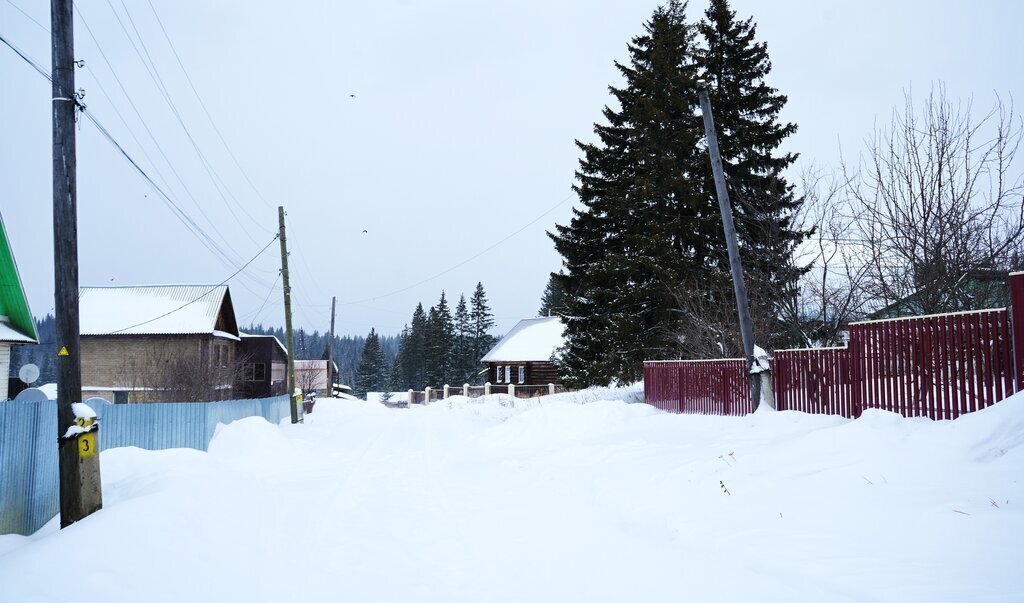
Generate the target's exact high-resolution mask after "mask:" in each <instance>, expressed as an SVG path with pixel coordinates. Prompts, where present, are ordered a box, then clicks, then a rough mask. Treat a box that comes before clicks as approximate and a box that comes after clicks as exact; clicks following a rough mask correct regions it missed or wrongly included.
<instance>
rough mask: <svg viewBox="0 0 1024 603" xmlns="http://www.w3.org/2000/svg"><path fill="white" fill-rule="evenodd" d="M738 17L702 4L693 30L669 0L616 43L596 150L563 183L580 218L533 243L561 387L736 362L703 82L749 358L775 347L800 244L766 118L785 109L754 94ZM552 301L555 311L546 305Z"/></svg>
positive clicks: (725, 7) (782, 159) (779, 129)
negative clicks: (700, 362) (735, 243)
mask: <svg viewBox="0 0 1024 603" xmlns="http://www.w3.org/2000/svg"><path fill="white" fill-rule="evenodd" d="M755 34H756V25H755V24H754V22H753V20H752V19H745V20H741V19H737V17H736V13H735V12H734V11H732V10H731V9H730V8H729V3H728V0H711V2H710V6H709V8H708V9H707V11H706V12H705V14H704V17H703V19H702V20H701V21H700V22H699V23H691V22H689V21H688V20H687V17H686V3H685V2H679V1H677V0H672V1H670V2H669V3H668V4H667V5H665V6H662V7H659V8H658V9H656V10H655V12H654V14H653V16H652V17H651V19H650V20H649V21H648V22H647V23H646V24H645V26H644V32H643V33H642V34H641V35H638V36H636V37H634V38H633V40H632V41H631V43H630V44H629V45H628V51H629V55H630V61H629V63H628V64H620V63H616V67H617V68H618V70H619V71H620V72H621V74H622V75H623V77H624V79H625V85H624V86H623V87H621V88H615V87H612V88H611V93H612V95H613V96H614V97H615V98H616V100H617V101H618V107H617V108H613V107H605V109H604V111H603V115H604V120H605V122H606V123H598V124H595V126H594V131H595V133H596V134H597V138H598V141H597V142H595V143H586V142H580V141H577V142H576V144H577V146H578V147H579V149H580V150H581V152H582V155H583V157H582V159H581V160H580V165H579V169H578V171H577V173H576V179H577V184H576V185H575V186H574V189H575V191H576V193H577V194H578V196H579V200H580V202H581V203H582V205H583V208H582V209H578V210H574V216H573V218H572V220H571V222H570V223H569V224H568V225H558V226H556V230H555V232H554V233H549V235H550V236H551V238H552V240H553V241H554V243H555V247H556V249H557V250H558V252H559V253H560V254H561V255H562V259H563V266H564V270H563V271H561V272H560V273H558V274H553V275H552V279H553V280H554V283H555V284H554V285H553V289H551V292H550V293H551V295H550V297H552V298H553V300H551V301H549V300H548V299H545V301H544V303H545V306H547V307H549V308H550V306H552V305H555V304H557V305H559V306H560V307H561V311H560V312H559V313H560V314H561V315H562V317H563V322H565V324H566V339H567V343H566V346H565V348H564V349H563V351H562V355H561V358H560V365H561V366H560V370H561V372H562V376H563V382H565V383H567V384H569V385H572V386H586V385H592V384H607V383H608V382H610V381H615V380H618V381H635V380H637V379H639V378H640V376H641V370H642V361H643V360H645V359H667V358H680V357H683V358H686V357H689V358H695V357H715V356H718V357H720V356H724V355H729V356H734V355H739V354H741V350H742V346H741V345H740V342H739V340H738V332H739V330H738V327H737V326H736V323H737V320H736V316H735V307H736V306H735V300H734V298H733V293H732V285H731V279H730V276H729V265H728V257H727V252H726V246H725V239H724V235H723V231H722V222H721V216H720V214H719V210H718V205H717V201H716V198H715V189H714V181H713V178H712V174H711V169H710V161H709V159H708V157H707V152H706V141H705V139H704V126H703V121H702V117H701V112H700V108H699V101H698V97H697V87H698V82H699V81H700V80H703V81H704V82H706V83H707V87H708V90H709V92H710V95H711V101H712V105H713V107H714V117H715V122H716V126H717V130H718V136H719V145H720V147H721V152H722V160H723V163H724V168H725V173H726V179H727V183H728V186H729V192H730V196H731V199H732V203H733V206H734V215H735V222H736V226H737V231H738V235H739V239H740V247H741V255H742V257H743V262H744V271H745V273H746V275H745V278H746V281H747V287H748V290H749V291H750V297H751V310H752V314H753V315H754V319H755V338H756V340H757V341H758V343H759V344H760V345H761V346H762V347H766V348H767V347H769V346H773V347H778V346H779V345H783V344H784V343H785V342H784V341H783V339H784V337H785V332H786V331H785V329H783V328H781V325H780V324H779V319H778V317H779V315H780V312H779V309H780V307H781V305H782V304H784V303H785V302H786V301H787V300H789V299H791V297H792V296H793V295H794V291H795V289H796V287H797V281H798V279H799V277H800V276H801V274H802V273H803V270H802V269H800V268H799V267H797V266H796V265H795V264H794V260H793V252H794V249H795V247H796V245H797V244H798V243H799V242H800V241H801V240H803V239H804V238H805V237H806V236H808V234H809V233H807V232H803V231H801V230H799V229H798V228H795V227H794V226H793V224H792V216H793V215H794V213H795V212H796V211H797V209H798V208H799V207H800V205H801V203H802V199H800V198H797V197H796V196H795V195H794V192H793V187H792V186H791V185H790V184H788V183H787V182H786V180H785V178H784V176H783V175H782V173H783V171H784V170H785V169H786V168H787V167H788V166H790V165H791V164H792V163H793V162H794V161H795V160H796V156H795V155H793V154H790V153H780V152H779V151H778V148H779V146H780V144H781V143H782V142H783V141H784V140H785V139H786V137H788V136H789V135H790V134H792V133H793V132H794V131H795V130H796V126H795V125H794V124H788V123H786V124H783V123H780V122H779V120H778V116H779V112H780V110H781V109H782V107H783V106H784V105H785V103H786V97H785V96H784V95H782V94H780V93H779V92H778V91H777V90H775V89H774V88H771V87H770V86H769V85H768V84H766V83H765V79H766V77H767V76H768V74H769V72H770V69H771V62H770V61H769V58H768V51H767V46H766V45H765V44H764V43H763V42H757V41H756V35H755ZM555 296H557V298H556V297H555Z"/></svg>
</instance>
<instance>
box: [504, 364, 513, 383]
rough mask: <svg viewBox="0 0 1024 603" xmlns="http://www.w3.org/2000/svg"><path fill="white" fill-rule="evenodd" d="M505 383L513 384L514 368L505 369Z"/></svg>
mask: <svg viewBox="0 0 1024 603" xmlns="http://www.w3.org/2000/svg"><path fill="white" fill-rule="evenodd" d="M505 383H512V367H511V366H506V367H505Z"/></svg>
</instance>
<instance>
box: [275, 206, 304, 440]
mask: <svg viewBox="0 0 1024 603" xmlns="http://www.w3.org/2000/svg"><path fill="white" fill-rule="evenodd" d="M277 227H278V235H279V236H278V238H280V239H281V283H282V285H283V287H284V338H285V339H286V340H287V341H286V342H285V345H286V346H288V399H289V400H290V403H289V407H290V408H291V413H292V423H298V422H299V404H298V400H297V399H296V396H295V336H294V335H293V334H292V290H291V287H290V286H289V285H288V239H287V237H286V236H285V231H284V207H282V206H278V208H277Z"/></svg>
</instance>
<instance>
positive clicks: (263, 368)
mask: <svg viewBox="0 0 1024 603" xmlns="http://www.w3.org/2000/svg"><path fill="white" fill-rule="evenodd" d="M266 380H267V365H266V364H264V363H262V362H246V363H245V364H243V365H242V381H266Z"/></svg>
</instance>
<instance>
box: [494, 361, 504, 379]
mask: <svg viewBox="0 0 1024 603" xmlns="http://www.w3.org/2000/svg"><path fill="white" fill-rule="evenodd" d="M504 368H505V367H503V366H501V365H500V364H499V365H498V376H497V378H496V379H495V380H494V382H495V383H501V376H502V375H503V374H504Z"/></svg>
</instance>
